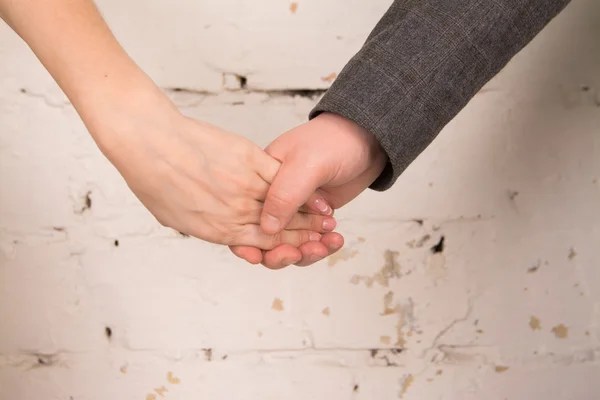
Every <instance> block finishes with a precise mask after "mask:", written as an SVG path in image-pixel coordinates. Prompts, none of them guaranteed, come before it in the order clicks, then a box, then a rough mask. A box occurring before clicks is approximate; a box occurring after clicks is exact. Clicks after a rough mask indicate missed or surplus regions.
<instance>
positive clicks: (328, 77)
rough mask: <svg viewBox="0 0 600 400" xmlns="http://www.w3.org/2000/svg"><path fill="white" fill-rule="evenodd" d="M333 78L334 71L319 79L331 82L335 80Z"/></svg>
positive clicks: (334, 75) (335, 76)
mask: <svg viewBox="0 0 600 400" xmlns="http://www.w3.org/2000/svg"><path fill="white" fill-rule="evenodd" d="M335 78H337V74H336V73H335V72H332V73H330V74H329V75H327V76H323V77H321V80H322V81H323V82H333V81H334V80H335Z"/></svg>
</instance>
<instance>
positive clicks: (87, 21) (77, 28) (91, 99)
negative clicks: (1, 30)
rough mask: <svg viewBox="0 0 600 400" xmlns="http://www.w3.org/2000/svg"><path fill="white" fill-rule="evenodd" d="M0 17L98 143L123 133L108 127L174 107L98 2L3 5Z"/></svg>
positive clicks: (9, 0)
mask: <svg viewBox="0 0 600 400" xmlns="http://www.w3.org/2000/svg"><path fill="white" fill-rule="evenodd" d="M0 16H2V18H3V19H4V20H5V21H6V22H7V23H8V24H9V25H10V26H11V27H12V28H13V29H14V30H15V32H17V34H18V35H19V36H21V38H22V39H23V40H24V41H25V42H26V43H27V44H28V45H29V47H30V48H31V49H32V51H33V52H34V53H35V55H36V56H37V57H38V58H39V60H40V61H41V62H42V64H43V65H44V67H45V68H46V69H47V70H48V71H49V72H50V74H51V75H52V77H53V78H54V79H55V80H56V82H57V83H58V85H59V86H60V87H61V89H62V90H63V91H64V92H65V94H66V95H67V97H68V98H69V100H70V101H71V102H72V104H73V106H74V107H75V109H76V110H77V112H78V113H79V115H80V116H81V118H82V119H83V121H84V123H85V124H86V126H87V128H88V129H89V130H90V132H91V133H92V135H93V136H94V139H95V140H96V141H97V142H100V143H104V142H107V141H110V140H111V138H110V137H107V136H110V134H111V132H114V131H115V130H121V129H120V128H119V129H115V127H110V126H107V125H118V124H127V123H128V122H127V121H128V120H131V119H132V118H130V117H131V114H134V115H135V114H140V113H148V109H149V108H153V107H156V106H166V107H170V106H171V104H170V102H169V101H168V100H167V98H166V96H164V95H163V94H162V92H161V91H160V90H159V89H158V88H157V87H156V85H155V84H154V83H153V82H152V81H151V80H150V78H149V77H148V76H147V75H146V74H145V73H144V72H143V71H142V70H141V69H140V68H139V67H138V66H137V65H136V64H135V63H134V62H133V60H132V59H131V58H130V57H129V56H128V55H127V54H126V52H125V50H124V49H123V48H122V47H121V45H120V44H119V43H118V41H117V40H116V39H115V37H114V36H113V34H112V33H111V31H110V30H109V28H108V26H107V24H106V23H105V22H104V20H103V18H102V16H101V15H100V13H99V11H98V10H97V8H96V6H95V5H94V3H93V1H91V0H43V1H39V0H0ZM123 130H127V129H126V127H124V129H123Z"/></svg>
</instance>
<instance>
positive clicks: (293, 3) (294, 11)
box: [290, 1, 298, 14]
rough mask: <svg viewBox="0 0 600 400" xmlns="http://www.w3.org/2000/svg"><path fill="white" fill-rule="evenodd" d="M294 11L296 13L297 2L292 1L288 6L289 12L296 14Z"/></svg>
mask: <svg viewBox="0 0 600 400" xmlns="http://www.w3.org/2000/svg"><path fill="white" fill-rule="evenodd" d="M296 11H298V2H297V1H294V2H292V3H291V4H290V12H291V13H292V14H296Z"/></svg>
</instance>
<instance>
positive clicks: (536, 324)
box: [529, 315, 542, 331]
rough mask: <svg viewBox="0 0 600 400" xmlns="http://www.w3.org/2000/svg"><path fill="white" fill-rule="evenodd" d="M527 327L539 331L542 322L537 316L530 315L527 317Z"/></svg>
mask: <svg viewBox="0 0 600 400" xmlns="http://www.w3.org/2000/svg"><path fill="white" fill-rule="evenodd" d="M529 327H530V328H531V330H532V331H539V330H541V329H542V323H541V321H540V320H539V318H537V317H535V316H533V315H532V316H531V318H529Z"/></svg>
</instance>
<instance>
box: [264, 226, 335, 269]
mask: <svg viewBox="0 0 600 400" xmlns="http://www.w3.org/2000/svg"><path fill="white" fill-rule="evenodd" d="M342 246H344V237H343V236H342V235H340V234H339V233H334V232H332V233H327V234H325V235H323V237H322V238H321V241H320V242H319V243H315V242H308V243H305V244H303V245H302V246H300V247H299V248H298V250H300V252H301V253H302V259H301V260H300V261H298V262H296V263H294V264H295V265H297V266H299V267H306V266H309V265H312V264H314V263H316V262H318V261H320V260H322V259H324V258H326V257H329V256H331V255H332V254H334V253H336V252H337V251H338V250H340V249H341V248H342ZM267 256H268V252H266V253H265V254H264V255H263V262H265V260H266V259H267Z"/></svg>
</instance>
